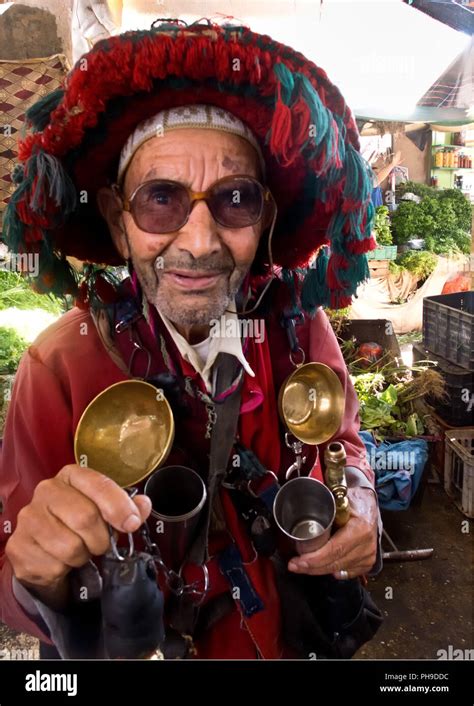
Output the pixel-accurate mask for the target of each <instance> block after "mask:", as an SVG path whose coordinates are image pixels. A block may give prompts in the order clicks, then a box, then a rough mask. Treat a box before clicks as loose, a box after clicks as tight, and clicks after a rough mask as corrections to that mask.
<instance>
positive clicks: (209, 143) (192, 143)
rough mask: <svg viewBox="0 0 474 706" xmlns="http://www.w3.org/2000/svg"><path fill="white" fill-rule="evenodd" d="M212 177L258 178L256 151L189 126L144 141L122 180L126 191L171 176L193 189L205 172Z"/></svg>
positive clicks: (241, 142)
mask: <svg viewBox="0 0 474 706" xmlns="http://www.w3.org/2000/svg"><path fill="white" fill-rule="evenodd" d="M208 173H209V174H212V175H214V177H215V178H220V177H223V176H228V175H232V174H235V175H237V174H245V175H248V176H253V177H256V178H257V179H260V178H262V173H261V169H260V166H259V158H258V154H257V153H256V151H255V150H254V148H253V147H252V146H251V145H250V144H249V143H248V142H246V141H245V140H243V139H242V138H240V137H238V136H236V135H232V134H226V133H222V132H218V131H213V130H201V129H199V128H191V129H188V130H180V131H179V132H171V133H167V134H165V135H164V136H163V137H155V138H152V139H150V140H147V141H146V142H144V143H143V144H142V145H141V146H140V147H139V148H138V150H137V151H136V152H135V154H134V155H133V157H132V159H131V160H130V163H129V165H128V168H127V171H126V173H125V175H124V179H123V187H124V188H125V190H126V191H127V192H128V191H129V190H131V189H132V190H133V189H134V188H135V187H136V186H138V185H139V184H140V183H143V182H145V181H150V180H151V179H172V180H175V181H179V182H181V183H183V184H185V185H187V186H188V187H190V188H193V181H194V180H195V179H197V180H198V181H199V179H200V178H201V177H205V176H206V175H207V174H208Z"/></svg>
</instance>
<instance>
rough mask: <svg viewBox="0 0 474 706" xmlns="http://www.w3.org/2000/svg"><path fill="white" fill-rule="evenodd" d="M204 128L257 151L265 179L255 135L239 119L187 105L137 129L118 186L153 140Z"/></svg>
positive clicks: (224, 112) (129, 141)
mask: <svg viewBox="0 0 474 706" xmlns="http://www.w3.org/2000/svg"><path fill="white" fill-rule="evenodd" d="M189 127H195V128H203V129H205V130H220V131H221V132H230V133H233V134H234V135H240V137H243V138H244V139H245V140H247V142H249V143H250V144H251V145H252V147H254V148H255V150H256V151H257V154H258V157H259V160H260V166H261V169H262V174H263V175H264V176H265V161H264V159H263V155H262V151H261V149H260V146H259V144H258V142H257V140H256V139H255V136H254V134H253V132H252V131H251V130H250V129H249V128H248V127H247V126H246V125H245V124H244V123H243V122H242V121H241V120H239V118H237V117H236V116H235V115H232V113H229V112H228V111H227V110H223V108H218V107H217V106H214V105H185V106H180V107H178V108H166V109H165V110H162V111H160V112H159V113H157V114H156V115H154V116H153V117H151V118H148V120H144V121H143V122H141V123H140V124H139V125H137V127H136V128H135V130H134V132H133V133H132V134H131V135H130V137H129V138H128V139H127V141H126V143H125V145H124V146H123V148H122V152H121V154H120V162H119V168H118V175H117V182H118V183H119V184H120V183H121V181H122V179H123V176H124V174H125V172H126V170H127V168H128V165H129V164H130V161H131V159H132V157H133V155H134V154H135V152H136V151H137V149H138V148H139V147H140V146H141V145H142V144H143V143H144V142H146V141H147V140H150V139H151V138H152V137H157V136H160V137H162V136H163V134H164V133H165V132H168V131H170V130H179V129H182V128H189Z"/></svg>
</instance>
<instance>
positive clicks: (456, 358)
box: [423, 292, 474, 370]
mask: <svg viewBox="0 0 474 706" xmlns="http://www.w3.org/2000/svg"><path fill="white" fill-rule="evenodd" d="M423 345H424V347H425V348H427V349H428V350H429V351H431V352H432V353H435V354H436V355H440V356H442V357H443V358H445V359H446V360H449V362H450V363H454V364H455V365H460V366H461V367H463V368H467V369H468V370H474V292H456V293H455V294H440V295H439V296H437V297H425V298H424V299H423Z"/></svg>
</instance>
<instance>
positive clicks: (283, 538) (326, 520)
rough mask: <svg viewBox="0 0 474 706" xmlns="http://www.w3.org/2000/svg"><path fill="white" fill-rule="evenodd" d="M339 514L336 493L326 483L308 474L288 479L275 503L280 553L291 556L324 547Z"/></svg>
mask: <svg viewBox="0 0 474 706" xmlns="http://www.w3.org/2000/svg"><path fill="white" fill-rule="evenodd" d="M335 515H336V503H335V501H334V496H333V494H332V493H331V491H330V490H329V488H328V487H327V486H326V485H324V483H321V482H320V481H319V480H316V478H307V477H303V478H294V479H293V480H290V481H288V482H287V483H285V485H283V487H282V488H280V490H279V491H278V493H277V495H276V497H275V501H274V504H273V516H274V518H275V522H276V524H277V526H278V529H279V543H278V547H279V550H280V553H281V554H282V555H283V556H284V557H285V558H287V557H288V558H291V556H294V555H295V553H297V554H306V553H307V552H314V551H316V549H319V548H320V547H322V546H323V545H324V544H326V542H327V541H328V539H329V537H330V535H331V527H332V523H333V522H334V517H335Z"/></svg>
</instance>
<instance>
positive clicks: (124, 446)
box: [74, 380, 175, 488]
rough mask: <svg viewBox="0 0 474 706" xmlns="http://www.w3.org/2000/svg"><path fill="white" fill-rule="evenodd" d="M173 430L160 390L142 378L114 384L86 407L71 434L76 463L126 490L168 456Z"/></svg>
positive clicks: (169, 414) (171, 414)
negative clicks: (97, 472)
mask: <svg viewBox="0 0 474 706" xmlns="http://www.w3.org/2000/svg"><path fill="white" fill-rule="evenodd" d="M174 431H175V429H174V419H173V413H172V411H171V407H170V405H169V403H168V401H167V400H166V398H165V396H164V395H163V394H162V392H161V391H160V390H158V389H157V388H156V387H154V386H153V385H150V383H147V382H143V381H142V380H125V381H124V382H118V383H116V384H115V385H111V386H110V387H108V388H106V389H105V390H103V391H102V392H101V393H100V394H99V395H97V397H95V398H94V399H93V400H92V402H90V404H89V405H88V406H87V407H86V409H85V410H84V412H83V414H82V416H81V418H80V420H79V424H78V426H77V429H76V433H75V435H74V456H75V459H76V463H77V464H79V465H82V466H84V465H85V466H88V467H89V468H93V469H94V470H95V471H99V473H103V474H104V475H106V476H108V477H109V478H112V480H114V481H115V482H116V483H117V484H118V485H120V486H121V487H122V488H127V487H129V486H132V485H135V484H136V483H138V482H139V481H141V480H143V479H144V478H146V477H147V476H148V475H149V474H150V473H151V472H152V471H153V470H154V469H155V468H156V467H157V466H159V465H160V464H162V463H163V462H164V461H165V460H166V458H167V456H168V454H169V452H170V450H171V447H172V445H173V440H174Z"/></svg>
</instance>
